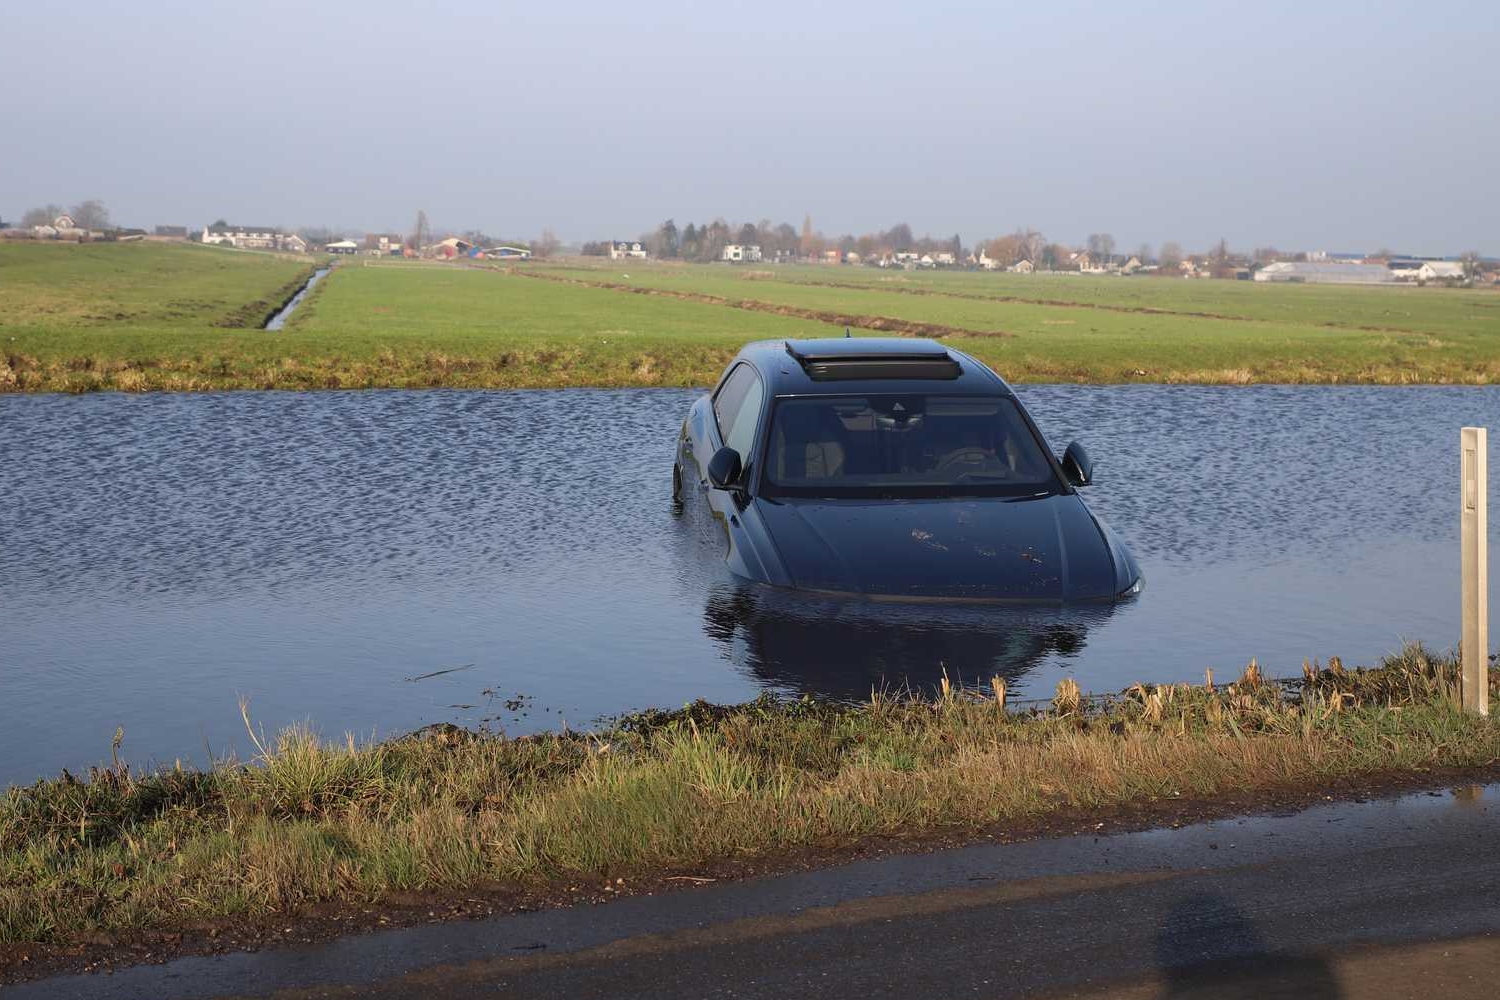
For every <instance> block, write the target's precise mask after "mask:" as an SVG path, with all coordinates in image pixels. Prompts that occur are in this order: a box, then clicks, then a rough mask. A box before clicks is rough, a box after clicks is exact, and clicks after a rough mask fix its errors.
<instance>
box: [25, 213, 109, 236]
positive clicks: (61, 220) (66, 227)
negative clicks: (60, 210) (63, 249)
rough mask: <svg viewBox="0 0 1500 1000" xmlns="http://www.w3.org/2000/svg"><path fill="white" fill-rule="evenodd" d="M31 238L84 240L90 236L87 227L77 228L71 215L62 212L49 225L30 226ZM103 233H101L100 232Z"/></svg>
mask: <svg viewBox="0 0 1500 1000" xmlns="http://www.w3.org/2000/svg"><path fill="white" fill-rule="evenodd" d="M31 235H32V238H34V239H38V240H86V239H90V238H91V234H90V233H89V231H88V230H87V229H79V228H78V224H77V223H75V222H74V221H73V217H72V216H71V215H68V214H66V213H64V214H63V215H59V216H58V217H57V218H55V219H53V220H52V224H51V225H50V226H47V225H42V226H32V227H31ZM100 235H101V236H102V235H103V234H102V233H101V234H100Z"/></svg>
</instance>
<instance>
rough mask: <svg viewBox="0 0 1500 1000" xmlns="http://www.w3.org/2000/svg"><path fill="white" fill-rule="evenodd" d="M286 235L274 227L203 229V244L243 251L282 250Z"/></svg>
mask: <svg viewBox="0 0 1500 1000" xmlns="http://www.w3.org/2000/svg"><path fill="white" fill-rule="evenodd" d="M285 239H286V237H285V235H284V234H283V233H282V232H281V230H279V229H277V228H275V227H274V226H226V227H224V228H223V229H216V228H213V227H212V226H204V227H203V236H202V237H201V242H203V243H212V244H215V245H217V246H224V245H228V246H232V247H237V248H239V249H241V250H280V249H281V244H282V241H283V240H285Z"/></svg>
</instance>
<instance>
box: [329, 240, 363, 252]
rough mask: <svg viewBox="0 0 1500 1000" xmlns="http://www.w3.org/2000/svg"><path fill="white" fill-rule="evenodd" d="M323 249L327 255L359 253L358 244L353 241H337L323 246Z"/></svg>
mask: <svg viewBox="0 0 1500 1000" xmlns="http://www.w3.org/2000/svg"><path fill="white" fill-rule="evenodd" d="M323 249H324V250H326V251H328V252H329V253H359V244H358V243H356V242H354V241H353V240H339V241H338V242H337V243H326V244H324V246H323Z"/></svg>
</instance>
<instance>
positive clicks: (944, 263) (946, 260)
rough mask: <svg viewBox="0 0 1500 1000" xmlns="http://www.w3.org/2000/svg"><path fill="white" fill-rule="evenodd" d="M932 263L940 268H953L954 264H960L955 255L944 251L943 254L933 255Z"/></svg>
mask: <svg viewBox="0 0 1500 1000" xmlns="http://www.w3.org/2000/svg"><path fill="white" fill-rule="evenodd" d="M932 262H933V263H934V264H936V265H937V266H938V267H952V266H953V265H954V264H957V263H958V257H957V256H955V255H954V254H953V253H951V252H949V251H947V250H944V251H943V252H942V253H935V254H933V255H932Z"/></svg>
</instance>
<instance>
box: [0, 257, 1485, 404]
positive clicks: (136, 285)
mask: <svg viewBox="0 0 1500 1000" xmlns="http://www.w3.org/2000/svg"><path fill="white" fill-rule="evenodd" d="M311 267H312V264H311V262H310V261H298V260H293V259H286V258H278V257H276V256H273V255H269V254H256V253H235V252H231V251H221V250H215V249H210V248H203V247H196V246H185V245H162V244H149V243H148V244H139V243H137V244H95V245H82V246H78V245H67V244H63V245H48V244H33V243H18V244H4V245H0V391H49V390H60V391H72V392H80V391H89V390H94V389H125V390H149V389H183V390H192V389H219V388H290V389H305V388H363V387H426V386H452V387H473V388H479V387H497V388H514V387H552V386H569V385H605V386H609V385H701V384H705V383H710V382H712V381H713V380H715V379H716V378H717V377H718V375H719V373H720V371H721V370H722V368H723V366H724V364H725V362H726V361H727V360H728V359H729V358H730V357H731V356H732V355H733V353H734V351H735V350H736V349H737V348H738V347H739V346H740V345H741V344H743V343H744V342H746V341H748V340H754V339H759V338H780V337H806V336H829V335H835V336H836V335H839V334H841V333H842V332H843V329H844V327H845V326H849V327H851V328H853V329H854V330H856V331H858V332H866V331H868V332H885V333H887V334H892V333H894V334H905V335H920V336H936V337H941V338H943V339H945V340H948V341H949V342H951V343H952V344H954V345H955V346H957V347H960V348H962V349H963V350H966V351H969V352H970V353H973V354H975V355H976V356H978V357H979V358H981V359H982V360H984V361H986V362H988V363H990V364H992V365H994V366H995V367H996V368H997V369H998V370H999V371H1000V372H1001V373H1002V374H1004V375H1005V376H1007V377H1008V378H1010V379H1012V380H1014V381H1018V382H1036V381H1065V382H1104V383H1110V382H1169V383H1219V384H1224V383H1228V384H1238V383H1249V382H1290V383H1331V382H1369V383H1389V384H1408V383H1434V382H1435V383H1464V384H1489V383H1493V382H1495V381H1500V293H1496V292H1493V291H1488V290H1460V289H1417V288H1399V289H1391V288H1348V287H1344V288H1335V287H1327V286H1324V287H1316V286H1270V285H1260V284H1253V283H1247V282H1229V281H1196V282H1194V281H1181V280H1168V279H1120V278H1081V277H1063V276H1019V275H995V274H982V273H968V272H941V273H939V272H896V273H890V272H885V271H879V270H875V269H865V268H848V267H810V266H808V267H801V266H782V267H774V268H773V267H769V266H766V267H754V266H751V267H744V268H731V267H722V266H704V265H696V266H693V265H673V264H655V263H650V262H642V261H631V262H629V263H625V262H604V261H593V260H569V261H563V262H559V263H556V264H543V263H528V264H525V265H520V266H510V267H505V266H499V265H477V266H469V265H464V264H437V263H407V262H398V261H381V262H372V261H366V260H364V259H360V260H354V261H345V262H340V266H339V267H337V268H336V270H335V271H334V272H333V273H332V274H331V275H329V277H328V278H327V279H326V280H325V281H323V282H322V283H321V284H320V285H319V286H318V288H317V289H316V290H315V292H314V294H313V295H311V296H309V298H308V299H307V301H306V303H305V304H304V305H303V306H302V307H301V308H300V309H299V310H298V312H297V313H296V314H294V316H293V317H292V319H291V322H290V323H289V325H288V327H287V328H286V329H285V330H283V331H281V332H277V333H268V332H264V331H261V330H259V329H258V327H259V325H260V323H261V321H262V320H263V319H264V318H265V316H266V314H267V313H268V312H269V311H270V309H271V308H273V307H274V306H275V305H277V304H279V303H280V302H282V301H284V300H285V298H286V297H287V296H288V295H289V294H290V293H291V291H292V290H293V289H294V288H295V287H296V284H297V283H298V282H299V281H300V280H302V279H303V278H304V277H305V275H306V274H307V273H308V271H309V270H310V269H311Z"/></svg>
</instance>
